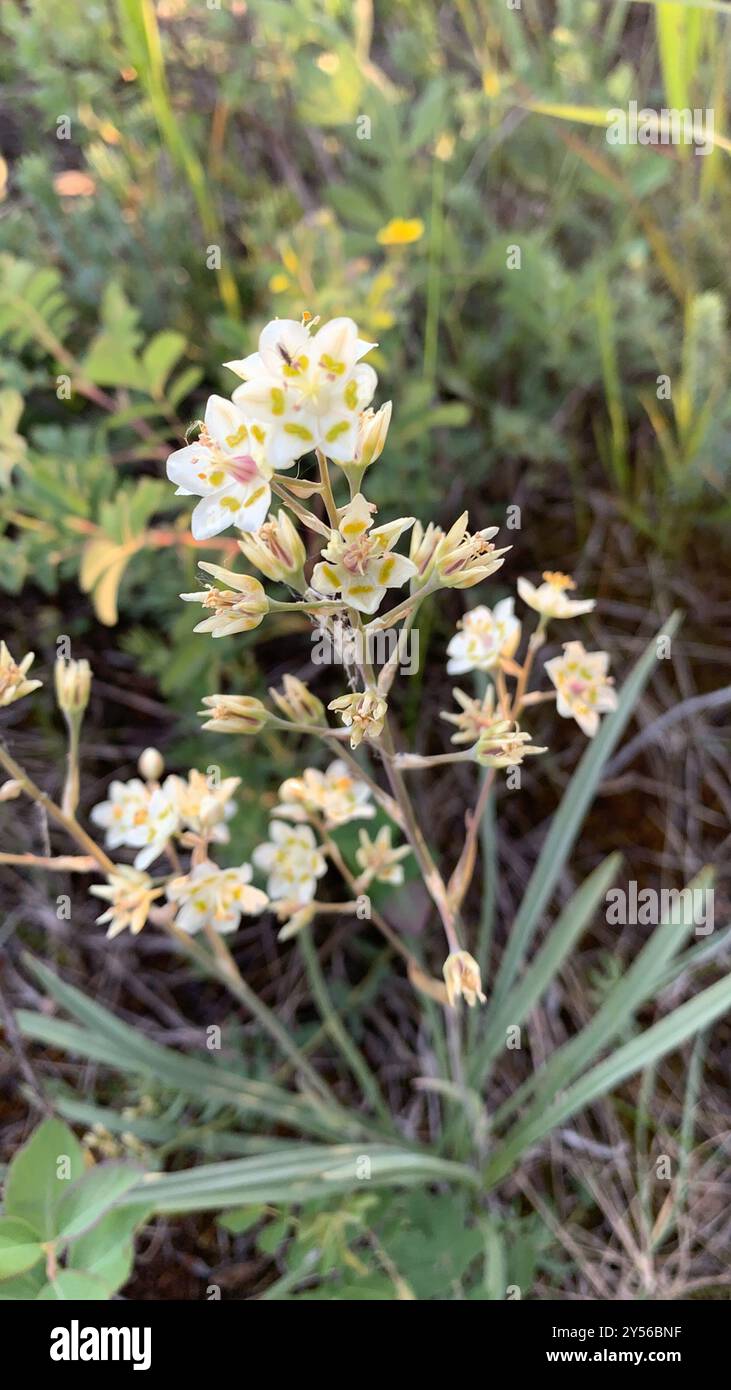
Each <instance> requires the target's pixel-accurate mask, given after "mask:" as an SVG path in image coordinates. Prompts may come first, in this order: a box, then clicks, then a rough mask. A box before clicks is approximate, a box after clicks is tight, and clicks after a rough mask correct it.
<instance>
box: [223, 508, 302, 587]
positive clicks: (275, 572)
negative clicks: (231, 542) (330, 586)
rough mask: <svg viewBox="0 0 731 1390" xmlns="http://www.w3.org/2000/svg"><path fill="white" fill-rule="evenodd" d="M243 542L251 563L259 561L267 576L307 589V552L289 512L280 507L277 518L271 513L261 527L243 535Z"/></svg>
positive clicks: (259, 565)
mask: <svg viewBox="0 0 731 1390" xmlns="http://www.w3.org/2000/svg"><path fill="white" fill-rule="evenodd" d="M239 546H240V548H241V550H242V551H243V553H244V555H245V556H246V558H247V560H248V561H249V564H251V565H255V566H256V568H257V569H258V570H260V571H261V573H262V574H265V575H266V576H267V579H273V580H280V581H282V582H284V583H287V584H291V585H292V586H293V587H294V588H297V589H304V586H305V581H304V575H303V567H304V563H305V560H306V559H307V552H306V551H305V547H304V545H303V543H302V541H301V539H300V537H299V535H298V532H297V528H296V526H295V525H294V523H293V521H292V520H291V518H290V516H289V515H288V513H287V512H285V511H280V512H279V515H278V516H277V517H276V519H275V518H274V517H273V516H270V517H269V520H268V521H265V522H264V525H263V526H260V527H259V530H258V531H251V532H250V533H248V534H246V533H245V534H244V535H242V537H241V539H240V541H239Z"/></svg>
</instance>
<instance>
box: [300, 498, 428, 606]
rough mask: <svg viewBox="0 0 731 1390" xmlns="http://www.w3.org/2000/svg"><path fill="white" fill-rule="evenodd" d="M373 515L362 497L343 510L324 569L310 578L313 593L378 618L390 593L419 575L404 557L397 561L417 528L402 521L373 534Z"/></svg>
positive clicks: (318, 567)
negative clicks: (407, 534)
mask: <svg viewBox="0 0 731 1390" xmlns="http://www.w3.org/2000/svg"><path fill="white" fill-rule="evenodd" d="M374 510H375V508H374V506H373V503H372V502H367V501H366V499H365V497H364V496H363V494H362V493H361V492H359V493H356V495H355V497H354V498H353V500H352V502H350V503H349V504H348V506H347V507H345V508H344V510H343V513H342V516H341V518H340V522H339V525H338V529H337V531H331V533H330V540H329V542H328V544H327V545H326V546H325V549H324V550H323V551H322V557H323V558H322V563H320V564H317V565H315V568H314V570H313V572H312V587H313V589H315V590H316V591H317V592H318V593H320V594H326V595H328V596H329V595H335V594H342V596H343V600H344V601H345V603H348V604H350V605H351V607H352V608H357V609H358V610H359V612H361V613H375V611H376V609H377V608H378V606H379V604H380V602H381V599H382V598H383V595H384V594H385V592H386V589H394V588H399V587H400V586H401V585H402V584H405V583H406V581H407V579H411V578H412V577H413V576H414V575H415V574H416V566H415V565H414V564H413V562H412V561H411V560H407V559H406V557H405V556H404V555H395V554H394V553H393V547H394V545H395V544H396V542H397V540H398V539H399V536H401V534H402V533H403V532H404V531H406V530H408V528H409V527H410V526H413V524H414V518H413V516H402V517H399V519H398V520H397V521H389V522H387V523H386V524H385V525H384V526H379V527H377V528H376V529H375V530H372V529H371V528H372V526H373V516H372V513H373V511H374Z"/></svg>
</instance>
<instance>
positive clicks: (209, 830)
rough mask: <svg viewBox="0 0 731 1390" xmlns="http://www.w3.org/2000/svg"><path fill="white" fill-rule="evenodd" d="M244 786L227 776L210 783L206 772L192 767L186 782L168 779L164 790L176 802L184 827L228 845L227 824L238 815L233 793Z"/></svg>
mask: <svg viewBox="0 0 731 1390" xmlns="http://www.w3.org/2000/svg"><path fill="white" fill-rule="evenodd" d="M240 786H241V778H240V777H224V778H223V781H221V782H219V783H218V784H215V783H211V782H210V781H209V779H208V778H207V777H206V776H205V774H204V773H203V772H197V771H196V769H195V768H191V769H190V772H189V773H188V777H187V779H185V778H183V777H176V776H175V775H174V774H173V775H171V776H170V777H166V778H165V781H164V783H163V789H164V791H165V792H166V794H167V795H168V796H169V797H170V799H171V800H172V801H173V803H174V805H175V808H176V810H177V813H178V820H179V822H180V825H181V827H183V828H185V829H186V830H190V831H192V832H193V834H194V835H197V836H201V835H204V836H205V837H206V839H208V840H213V841H215V843H216V844H227V843H228V840H229V838H230V837H229V833H228V829H227V827H226V821H227V820H230V819H231V817H232V816H233V815H235V814H236V802H235V801H234V800H233V799H232V798H233V794H234V792H235V791H237V790H238V788H239V787H240Z"/></svg>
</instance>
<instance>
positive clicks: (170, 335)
mask: <svg viewBox="0 0 731 1390" xmlns="http://www.w3.org/2000/svg"><path fill="white" fill-rule="evenodd" d="M186 346H187V344H186V341H185V337H184V336H183V334H182V333H175V332H173V330H172V329H164V330H163V331H162V332H161V333H156V334H155V336H154V338H151V339H150V341H149V343H148V344H147V347H146V348H145V350H144V352H143V354H142V365H143V367H144V370H145V376H146V384H147V390H148V391H149V392H150V395H152V396H158V395H160V394H161V393H162V391H163V389H164V386H165V382H166V381H167V379H168V377H169V376H170V373H171V371H172V370H173V367H174V366H175V365H176V363H177V362H178V361H179V360H180V358H181V357H182V355H183V353H184V352H185V349H186Z"/></svg>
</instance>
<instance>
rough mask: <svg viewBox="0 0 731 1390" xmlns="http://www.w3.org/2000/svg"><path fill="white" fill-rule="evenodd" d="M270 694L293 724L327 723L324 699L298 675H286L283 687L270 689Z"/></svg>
mask: <svg viewBox="0 0 731 1390" xmlns="http://www.w3.org/2000/svg"><path fill="white" fill-rule="evenodd" d="M269 694H270V695H271V697H272V699H273V701H274V703H275V705H276V706H277V709H278V710H280V711H281V713H282V714H283V715H284V717H285V719H289V720H291V722H292V723H293V724H327V715H326V714H325V706H324V705H323V703H322V700H318V698H317V696H316V695H313V694H312V691H311V690H310V689H309V687H308V686H306V685H305V682H304V681H301V680H299V678H298V677H297V676H290V675H286V676H284V678H283V680H282V689H281V690H274V689H270V691H269Z"/></svg>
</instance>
